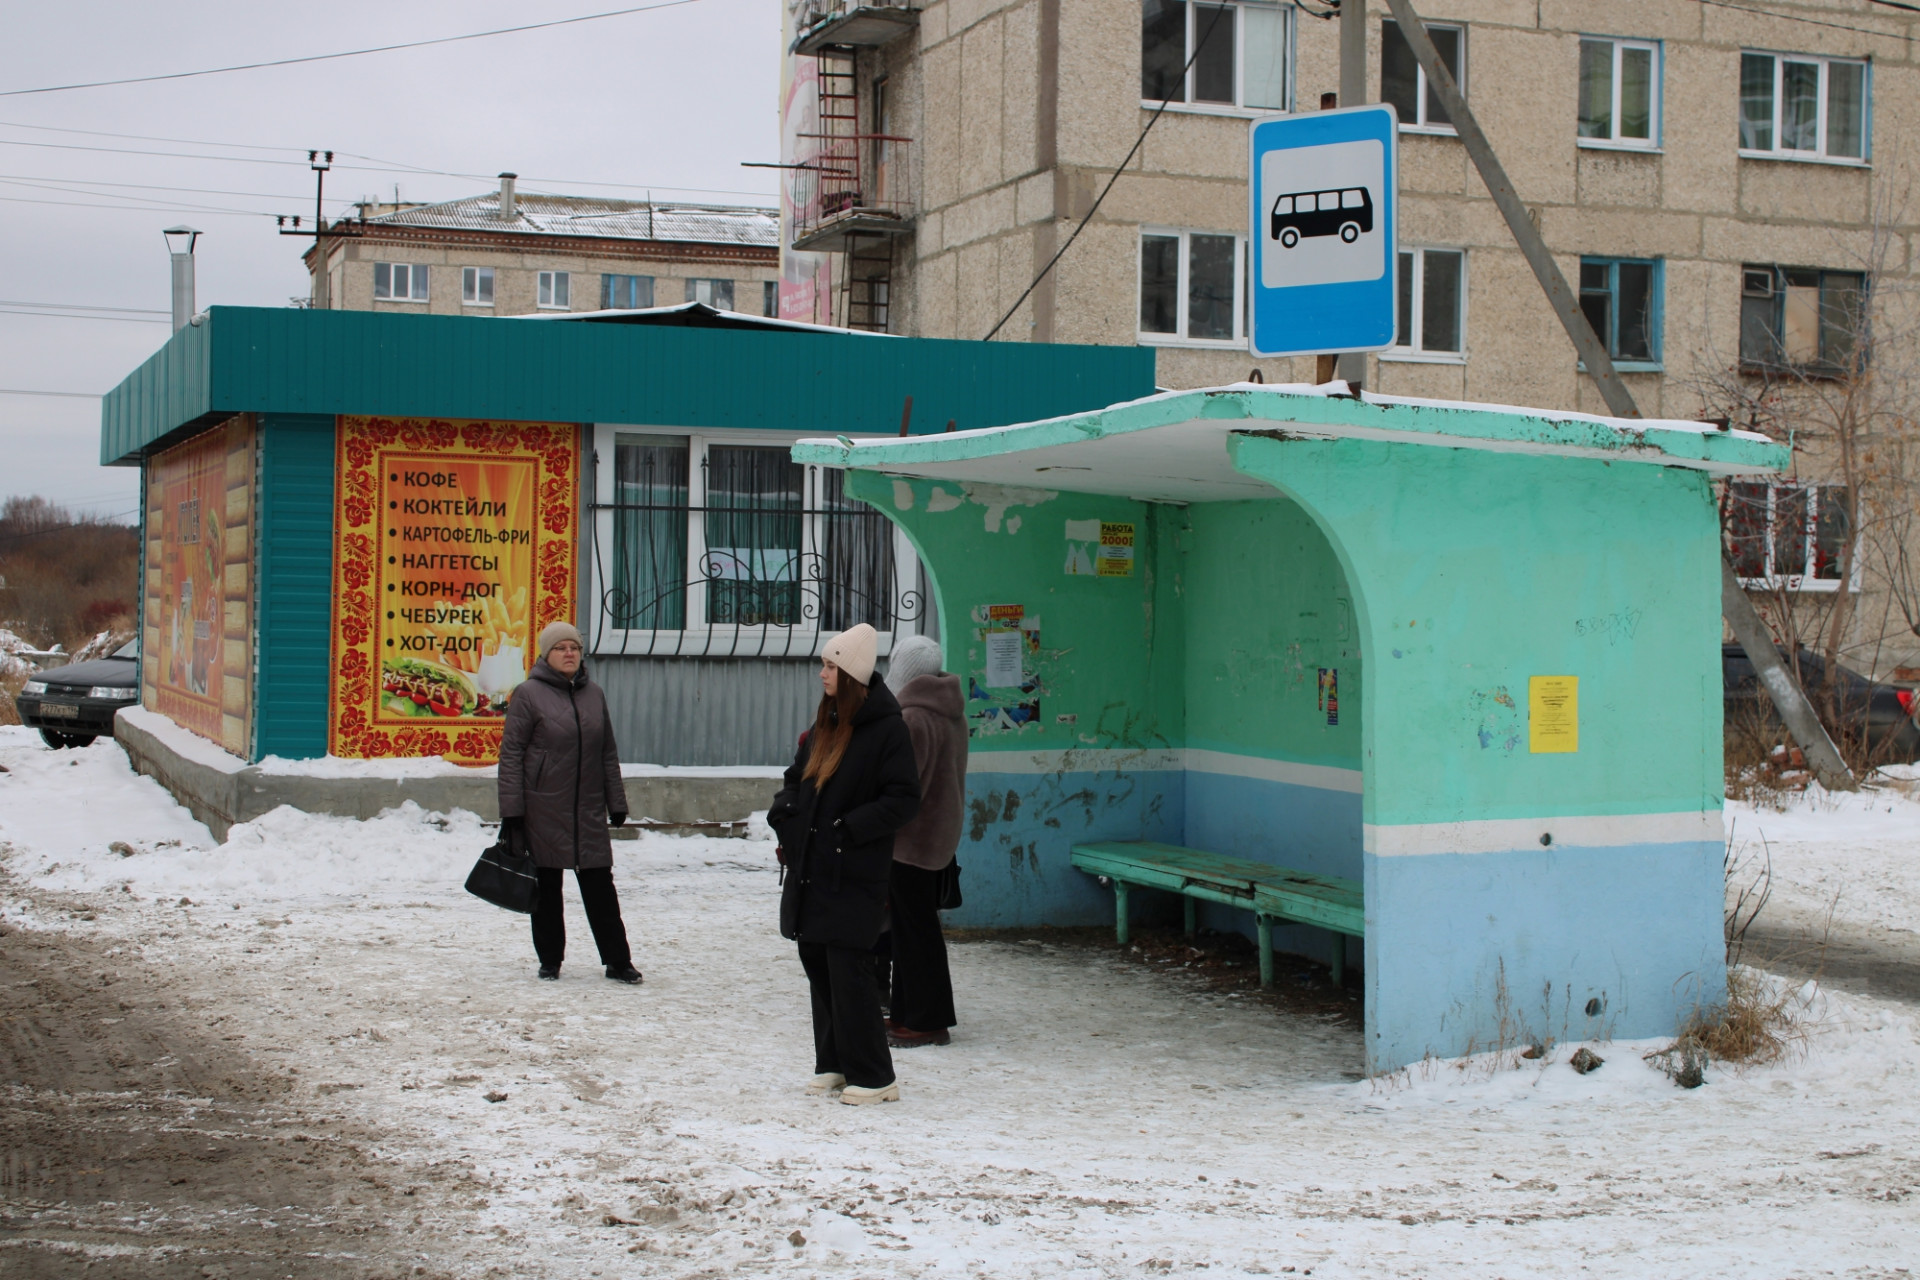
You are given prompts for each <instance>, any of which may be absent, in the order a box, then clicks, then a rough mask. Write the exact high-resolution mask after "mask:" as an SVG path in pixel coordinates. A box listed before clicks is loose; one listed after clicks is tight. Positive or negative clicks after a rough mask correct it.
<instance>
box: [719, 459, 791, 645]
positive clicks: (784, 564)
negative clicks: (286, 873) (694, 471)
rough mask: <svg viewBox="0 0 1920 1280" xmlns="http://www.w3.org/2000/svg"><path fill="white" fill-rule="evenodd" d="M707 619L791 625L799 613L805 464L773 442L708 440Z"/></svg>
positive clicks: (732, 623)
mask: <svg viewBox="0 0 1920 1280" xmlns="http://www.w3.org/2000/svg"><path fill="white" fill-rule="evenodd" d="M706 479H707V483H706V491H707V501H706V553H705V555H704V556H703V557H702V559H701V564H700V574H701V576H702V577H703V578H705V579H706V581H707V621H708V623H709V624H710V625H713V626H753V627H757V626H780V627H791V626H794V625H796V624H797V623H798V622H799V621H800V617H801V614H800V601H801V589H800V588H801V560H800V554H801V550H802V548H801V541H800V532H801V522H802V511H803V509H804V507H805V506H806V468H805V467H803V466H801V465H800V464H799V463H797V462H794V461H793V460H792V459H791V458H790V457H789V456H788V451H787V450H786V449H783V448H780V447H778V446H773V447H764V446H757V445H719V444H716V445H709V446H708V447H707V458H706Z"/></svg>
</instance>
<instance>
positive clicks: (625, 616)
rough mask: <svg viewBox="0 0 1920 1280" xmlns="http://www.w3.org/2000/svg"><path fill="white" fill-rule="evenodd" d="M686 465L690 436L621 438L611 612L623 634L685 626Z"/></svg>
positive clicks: (618, 442) (616, 473)
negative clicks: (632, 631)
mask: <svg viewBox="0 0 1920 1280" xmlns="http://www.w3.org/2000/svg"><path fill="white" fill-rule="evenodd" d="M688 460H689V450H688V442H687V439H686V437H684V436H677V437H676V436H644V435H629V434H626V433H624V432H623V433H622V434H620V435H619V436H617V437H615V445H614V483H613V501H614V504H615V507H614V513H613V564H612V575H611V576H612V583H611V584H610V585H611V587H612V591H613V595H612V598H611V599H610V600H609V601H608V602H607V613H608V615H609V622H610V624H611V625H612V626H614V627H617V628H619V629H621V630H636V631H677V630H679V629H680V628H681V627H684V626H685V625H686V624H687V479H688V472H689V468H688Z"/></svg>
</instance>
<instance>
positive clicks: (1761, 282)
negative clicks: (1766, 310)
mask: <svg viewBox="0 0 1920 1280" xmlns="http://www.w3.org/2000/svg"><path fill="white" fill-rule="evenodd" d="M1740 295H1741V296H1742V297H1745V298H1771V297H1772V296H1773V272H1772V271H1767V270H1761V271H1754V270H1746V271H1742V272H1741V273H1740Z"/></svg>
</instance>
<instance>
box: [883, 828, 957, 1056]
mask: <svg viewBox="0 0 1920 1280" xmlns="http://www.w3.org/2000/svg"><path fill="white" fill-rule="evenodd" d="M940 874H941V873H940V872H938V871H923V870H921V869H920V868H919V867H910V866H908V865H907V864H906V863H904V862H896V863H894V864H893V875H892V880H891V883H890V884H889V886H888V898H889V906H890V907H891V908H892V911H893V992H892V996H891V998H890V999H889V1000H888V1001H887V1010H888V1012H889V1013H890V1014H891V1015H892V1016H893V1025H895V1026H896V1027H905V1028H906V1029H907V1030H909V1031H945V1030H946V1029H947V1028H948V1027H951V1026H953V1025H954V1023H956V1022H957V1021H959V1019H957V1018H955V1017H954V1016H953V975H952V973H951V972H949V971H948V969H947V940H946V938H945V936H944V935H942V934H941V932H940Z"/></svg>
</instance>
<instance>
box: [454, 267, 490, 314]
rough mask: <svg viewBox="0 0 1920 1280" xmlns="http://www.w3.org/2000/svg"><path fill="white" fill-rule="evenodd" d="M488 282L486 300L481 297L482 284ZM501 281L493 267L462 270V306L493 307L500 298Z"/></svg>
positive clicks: (464, 268)
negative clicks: (483, 281)
mask: <svg viewBox="0 0 1920 1280" xmlns="http://www.w3.org/2000/svg"><path fill="white" fill-rule="evenodd" d="M482 280H485V281H486V282H487V290H486V291H487V294H488V295H489V296H488V297H487V298H486V299H485V300H482V299H481V297H480V282H481V281H482ZM499 288H500V279H499V275H498V273H497V272H495V270H494V269H493V268H492V267H462V268H460V305H461V306H463V307H491V306H492V305H493V304H494V301H495V300H496V299H497V298H499V296H500V293H499Z"/></svg>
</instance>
